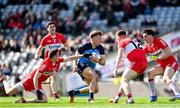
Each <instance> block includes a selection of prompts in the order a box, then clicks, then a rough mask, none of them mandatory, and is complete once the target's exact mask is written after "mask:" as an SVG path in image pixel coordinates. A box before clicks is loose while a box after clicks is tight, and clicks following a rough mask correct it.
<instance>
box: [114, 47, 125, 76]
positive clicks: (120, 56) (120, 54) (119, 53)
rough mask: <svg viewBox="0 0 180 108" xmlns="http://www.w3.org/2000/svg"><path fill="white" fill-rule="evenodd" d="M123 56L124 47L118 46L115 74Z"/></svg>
mask: <svg viewBox="0 0 180 108" xmlns="http://www.w3.org/2000/svg"><path fill="white" fill-rule="evenodd" d="M122 58H123V49H122V48H118V54H117V57H116V63H115V70H114V76H116V75H117V69H118V66H119V64H120V62H121V60H122Z"/></svg>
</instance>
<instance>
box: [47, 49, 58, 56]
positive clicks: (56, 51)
mask: <svg viewBox="0 0 180 108" xmlns="http://www.w3.org/2000/svg"><path fill="white" fill-rule="evenodd" d="M58 52H59V50H58V49H56V50H53V51H52V52H50V53H49V57H50V58H53V57H54V55H56V54H57V53H58Z"/></svg>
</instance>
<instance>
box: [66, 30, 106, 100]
mask: <svg viewBox="0 0 180 108" xmlns="http://www.w3.org/2000/svg"><path fill="white" fill-rule="evenodd" d="M102 36H103V33H102V32H101V31H97V30H94V31H92V32H91V33H90V34H89V38H90V42H87V43H85V44H83V45H82V46H80V47H79V48H78V49H77V51H76V55H78V54H87V55H88V54H89V55H90V56H89V57H88V58H85V57H81V58H80V59H79V60H78V61H76V62H74V70H76V72H77V73H78V74H79V75H80V76H81V78H82V79H83V80H84V81H85V82H86V83H87V85H88V87H85V88H82V89H79V90H71V91H69V92H68V94H69V96H70V97H71V98H70V102H71V103H72V102H74V96H75V95H77V94H80V93H89V98H88V102H89V103H93V102H94V93H97V92H98V90H99V88H98V80H99V76H98V74H97V73H96V72H95V67H96V64H97V63H98V64H100V65H102V66H104V65H105V63H106V56H105V52H104V47H103V46H102V45H101V37H102Z"/></svg>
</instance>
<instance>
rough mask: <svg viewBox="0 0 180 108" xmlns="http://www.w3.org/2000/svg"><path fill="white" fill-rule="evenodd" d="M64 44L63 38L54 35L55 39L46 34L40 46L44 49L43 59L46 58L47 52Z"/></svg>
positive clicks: (60, 35) (58, 34)
mask: <svg viewBox="0 0 180 108" xmlns="http://www.w3.org/2000/svg"><path fill="white" fill-rule="evenodd" d="M65 43H66V39H65V37H64V36H63V35H62V34H60V33H56V37H55V38H52V37H51V34H47V35H46V36H45V37H44V38H43V39H42V41H41V43H40V45H41V46H43V47H44V48H45V58H47V57H48V54H49V52H51V51H53V50H56V49H58V48H60V47H62V46H63V45H64V44H65Z"/></svg>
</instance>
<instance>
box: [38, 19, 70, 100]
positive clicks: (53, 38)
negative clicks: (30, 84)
mask: <svg viewBox="0 0 180 108" xmlns="http://www.w3.org/2000/svg"><path fill="white" fill-rule="evenodd" d="M47 31H48V32H49V33H48V34H47V35H46V36H45V37H44V38H43V39H42V40H41V43H40V45H39V47H38V49H37V51H36V54H35V56H34V59H35V60H38V59H39V57H40V55H41V52H42V50H43V48H45V57H44V58H47V57H48V53H49V52H50V51H53V50H55V49H60V48H63V47H65V48H66V49H67V50H68V51H69V53H70V54H72V52H71V49H70V47H69V46H68V44H67V42H66V39H65V37H64V36H63V35H62V34H60V33H57V32H56V25H55V22H54V21H50V22H48V23H47ZM60 52H61V50H60ZM54 78H55V77H54ZM51 84H52V85H55V81H54V80H52V81H51ZM53 95H54V97H55V99H56V98H57V99H59V96H58V94H57V93H53Z"/></svg>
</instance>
